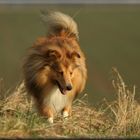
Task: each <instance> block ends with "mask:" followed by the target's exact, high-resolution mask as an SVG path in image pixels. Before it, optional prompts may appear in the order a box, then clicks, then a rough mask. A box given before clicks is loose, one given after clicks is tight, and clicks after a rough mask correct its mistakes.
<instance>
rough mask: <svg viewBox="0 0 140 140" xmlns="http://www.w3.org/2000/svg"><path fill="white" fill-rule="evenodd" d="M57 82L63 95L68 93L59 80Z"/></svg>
mask: <svg viewBox="0 0 140 140" xmlns="http://www.w3.org/2000/svg"><path fill="white" fill-rule="evenodd" d="M56 84H57V85H58V87H59V90H60V92H61V93H62V94H63V95H66V93H67V90H66V89H64V88H62V87H61V85H60V84H59V82H58V81H56Z"/></svg>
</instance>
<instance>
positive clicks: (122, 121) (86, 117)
mask: <svg viewBox="0 0 140 140" xmlns="http://www.w3.org/2000/svg"><path fill="white" fill-rule="evenodd" d="M112 71H113V75H114V78H113V80H112V85H113V87H114V89H115V93H116V100H114V101H112V102H108V101H106V100H105V102H104V103H103V106H104V108H101V107H99V108H94V107H93V106H91V105H89V103H88V100H87V94H85V95H84V96H83V97H81V98H80V99H76V100H75V101H74V103H73V110H72V116H71V117H69V118H68V119H67V120H63V119H62V116H61V115H60V114H59V115H58V116H57V117H56V118H55V123H54V124H53V125H50V124H48V122H47V119H46V118H45V117H42V116H39V114H38V113H37V111H36V108H35V105H34V101H33V99H32V98H31V97H30V96H28V95H27V92H26V90H25V87H24V83H23V82H22V83H20V84H19V85H18V86H17V87H16V89H15V90H14V91H13V92H12V93H11V94H9V95H7V96H3V93H2V92H0V94H1V97H0V120H1V123H0V137H10V138H11V137H16V138H17V137H21V138H22V137H24V138H29V137H31V138H34V137H35V138H36V137H66V138H68V137H128V136H131V137H134V136H135V137H139V136H140V104H139V103H138V102H137V101H136V100H135V94H136V93H135V92H136V90H135V86H133V88H132V89H129V87H127V85H126V84H125V82H124V81H123V78H122V77H121V75H120V74H119V72H118V70H117V69H116V68H113V69H112ZM1 91H2V89H1Z"/></svg>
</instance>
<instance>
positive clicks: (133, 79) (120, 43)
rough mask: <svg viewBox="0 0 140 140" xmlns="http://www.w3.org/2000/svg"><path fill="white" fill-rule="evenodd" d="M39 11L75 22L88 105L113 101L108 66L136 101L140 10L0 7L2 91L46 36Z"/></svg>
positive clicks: (128, 7)
mask: <svg viewBox="0 0 140 140" xmlns="http://www.w3.org/2000/svg"><path fill="white" fill-rule="evenodd" d="M40 10H55V11H61V12H64V13H66V14H69V15H71V16H73V17H74V19H75V20H76V22H77V23H78V26H79V32H80V44H81V48H82V50H83V51H84V52H85V55H86V58H87V67H88V82H87V85H86V89H85V91H84V93H87V94H88V95H89V96H88V97H89V101H90V102H91V103H93V104H96V103H99V102H100V101H101V100H102V99H103V98H107V99H108V100H112V99H113V98H114V97H115V93H114V90H113V88H112V85H111V79H112V74H111V68H112V67H113V66H115V67H117V68H118V70H119V72H120V73H121V75H122V77H123V78H124V80H125V81H126V84H128V85H129V86H130V87H132V86H133V85H134V84H135V85H136V87H137V88H136V91H137V97H138V98H139V97H140V94H139V93H140V78H139V72H140V65H139V63H140V5H0V77H1V78H3V81H4V85H5V88H6V89H9V88H14V87H15V86H16V84H17V83H18V82H19V81H21V80H22V69H21V67H22V59H23V57H24V55H25V54H26V51H27V49H28V48H29V47H30V46H32V44H33V42H34V41H35V40H36V39H37V38H38V37H39V36H44V35H45V34H46V28H45V27H44V25H43V24H42V22H41V20H40Z"/></svg>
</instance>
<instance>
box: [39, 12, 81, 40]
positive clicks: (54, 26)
mask: <svg viewBox="0 0 140 140" xmlns="http://www.w3.org/2000/svg"><path fill="white" fill-rule="evenodd" d="M41 17H42V21H43V22H44V23H45V24H47V26H48V35H51V36H61V35H62V34H65V36H67V37H76V39H77V40H78V39H79V36H78V28H77V24H76V22H75V21H74V20H73V18H72V17H70V16H69V15H66V14H63V13H61V12H49V13H48V14H42V15H41Z"/></svg>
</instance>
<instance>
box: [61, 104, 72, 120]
mask: <svg viewBox="0 0 140 140" xmlns="http://www.w3.org/2000/svg"><path fill="white" fill-rule="evenodd" d="M71 113H72V106H71V104H69V105H66V106H65V107H64V109H63V112H62V115H63V118H67V117H68V116H71Z"/></svg>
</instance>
